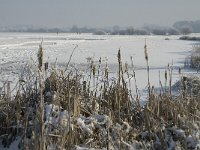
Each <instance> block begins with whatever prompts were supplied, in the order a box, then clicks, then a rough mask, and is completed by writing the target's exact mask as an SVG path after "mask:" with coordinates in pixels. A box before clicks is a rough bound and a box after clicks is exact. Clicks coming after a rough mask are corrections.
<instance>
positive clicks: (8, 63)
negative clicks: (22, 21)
mask: <svg viewBox="0 0 200 150" xmlns="http://www.w3.org/2000/svg"><path fill="white" fill-rule="evenodd" d="M165 38H166V36H111V35H103V36H102V35H101V36H97V35H92V34H58V35H57V34H54V33H51V34H50V33H0V68H1V69H0V74H1V75H0V79H1V80H2V81H6V80H9V81H11V82H13V81H14V82H16V81H17V80H18V78H19V77H20V74H21V73H22V72H23V67H24V66H25V64H26V63H27V62H31V61H33V60H34V61H36V60H37V59H36V57H37V51H38V46H39V44H40V43H41V41H43V48H44V52H45V61H48V62H52V63H54V62H57V63H58V64H65V63H66V62H68V60H69V57H70V54H71V52H72V50H73V48H74V47H75V45H78V48H77V49H76V50H75V52H74V54H73V56H72V60H71V62H73V63H75V64H77V65H78V66H79V67H81V65H83V66H84V64H87V60H86V58H87V57H93V58H94V59H95V60H96V61H98V59H99V58H100V57H101V58H102V61H104V62H107V63H108V64H109V66H110V67H109V71H110V72H111V73H112V75H113V76H116V75H115V71H116V70H115V65H117V52H118V49H119V48H120V49H121V53H122V61H123V62H124V63H125V62H127V63H128V64H130V62H131V61H130V57H131V56H132V57H133V63H134V66H135V69H136V78H137V84H138V87H139V89H144V88H145V87H146V85H147V72H146V69H145V68H146V61H145V58H144V44H145V39H146V40H147V48H148V55H149V65H150V81H151V85H154V86H156V87H158V86H159V71H160V74H161V80H162V81H163V80H164V72H165V69H166V68H167V65H168V63H170V64H171V63H172V62H173V66H174V73H173V83H174V82H175V81H176V80H177V79H178V73H177V70H178V67H182V66H183V62H184V59H185V57H186V56H187V55H189V54H190V50H191V49H192V45H193V44H194V42H192V41H181V40H178V38H179V36H169V37H168V38H169V39H170V40H165ZM14 82H13V83H14Z"/></svg>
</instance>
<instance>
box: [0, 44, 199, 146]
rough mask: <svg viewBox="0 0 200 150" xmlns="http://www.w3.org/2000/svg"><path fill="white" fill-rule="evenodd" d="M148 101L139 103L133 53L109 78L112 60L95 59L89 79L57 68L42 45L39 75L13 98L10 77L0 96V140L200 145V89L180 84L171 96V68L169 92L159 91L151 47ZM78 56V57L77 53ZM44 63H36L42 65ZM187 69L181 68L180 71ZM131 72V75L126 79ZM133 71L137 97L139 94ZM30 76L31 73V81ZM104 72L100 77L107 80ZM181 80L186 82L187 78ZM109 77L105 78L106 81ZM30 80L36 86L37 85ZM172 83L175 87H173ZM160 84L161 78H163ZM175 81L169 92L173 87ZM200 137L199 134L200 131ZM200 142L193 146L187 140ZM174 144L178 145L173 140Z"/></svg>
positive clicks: (33, 143)
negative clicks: (153, 78) (152, 72)
mask: <svg viewBox="0 0 200 150" xmlns="http://www.w3.org/2000/svg"><path fill="white" fill-rule="evenodd" d="M144 50H145V59H144V60H146V62H147V76H148V80H147V84H148V99H147V102H146V104H145V105H144V106H143V105H141V103H140V97H139V92H138V88H137V82H136V81H137V80H136V74H135V70H134V66H133V60H132V58H131V65H130V67H129V66H128V63H126V64H125V67H123V62H122V58H121V52H120V50H119V51H118V55H117V58H116V59H117V60H118V76H117V79H116V80H110V79H109V68H108V66H107V64H106V65H105V66H104V65H103V64H102V63H101V58H100V59H99V62H98V64H95V62H94V61H91V63H90V68H91V69H90V72H89V73H88V76H87V77H84V78H83V77H82V75H81V74H80V73H79V71H78V70H77V69H69V67H68V66H69V63H70V61H69V62H68V63H67V66H66V69H65V70H57V69H56V68H54V67H52V68H50V65H49V64H48V62H46V63H44V61H43V51H44V50H43V48H42V45H41V46H40V48H39V51H38V67H37V73H36V74H35V76H31V77H30V78H32V79H31V80H33V81H34V82H32V83H30V82H29V80H20V81H19V86H18V87H17V92H16V94H15V95H14V97H12V98H11V96H10V90H9V89H10V87H9V83H7V84H5V85H4V86H5V87H4V89H6V86H7V90H4V93H2V94H1V96H0V120H1V121H0V139H1V142H2V144H3V146H4V147H9V146H10V145H11V144H12V143H13V141H18V142H19V143H18V147H19V149H30V150H31V149H36V150H37V149H38V150H43V149H78V148H80V147H86V148H96V149H103V148H104V149H108V150H109V149H158V150H159V149H170V148H172V149H175V148H178V147H179V148H181V149H195V147H197V144H198V141H199V140H200V137H199V136H198V134H197V133H198V132H199V128H200V103H199V101H200V100H199V96H197V95H198V94H199V91H198V92H197V94H196V95H192V94H189V93H188V92H186V88H181V87H183V86H181V87H180V88H181V89H182V90H180V93H179V95H178V96H173V95H172V84H171V80H172V71H173V70H172V67H170V66H169V69H168V71H166V73H165V80H166V81H165V90H162V91H161V92H160V93H156V92H155V90H154V88H153V87H151V86H150V77H149V64H148V59H149V58H148V54H147V45H146V44H145V47H144ZM70 57H72V55H71V56H70ZM35 66H37V65H35ZM180 74H181V72H180ZM125 77H128V78H129V81H128V82H126V80H125ZM131 77H132V78H133V79H134V81H135V82H134V83H135V85H134V87H135V90H136V92H135V93H136V95H135V96H133V95H132V91H131V88H130V87H131V86H130V85H131V81H130V79H131ZM30 78H29V79H30ZM100 78H101V79H100ZM180 78H181V80H180V81H181V83H182V84H181V85H187V84H185V81H184V80H182V78H183V77H182V76H181V75H180ZM102 79H103V80H102ZM30 84H31V85H30ZM167 84H168V85H167ZM160 85H161V88H163V87H162V83H161V81H160ZM166 86H169V89H170V90H169V92H168V91H167V90H166ZM195 135H196V136H195ZM189 137H191V138H192V139H193V141H194V142H196V143H193V144H191V142H190V141H188V138H189ZM174 143H175V144H174Z"/></svg>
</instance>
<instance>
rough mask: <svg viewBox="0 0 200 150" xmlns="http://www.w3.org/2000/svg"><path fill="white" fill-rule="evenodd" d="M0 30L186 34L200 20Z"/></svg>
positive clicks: (0, 29) (7, 29) (196, 29)
mask: <svg viewBox="0 0 200 150" xmlns="http://www.w3.org/2000/svg"><path fill="white" fill-rule="evenodd" d="M0 32H44V33H63V32H64V33H77V34H81V33H93V34H96V35H105V34H110V35H179V34H182V35H187V34H189V33H191V32H194V33H200V20H198V21H178V22H175V23H174V25H173V27H160V26H156V25H145V26H143V27H142V28H139V29H138V28H134V27H132V26H129V27H126V28H122V27H119V26H117V25H115V26H113V27H112V28H88V27H78V26H76V25H73V26H72V27H71V28H46V27H33V26H17V27H0Z"/></svg>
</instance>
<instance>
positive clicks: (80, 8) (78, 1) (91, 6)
mask: <svg viewBox="0 0 200 150" xmlns="http://www.w3.org/2000/svg"><path fill="white" fill-rule="evenodd" d="M199 19H200V0H0V25H4V26H7V25H8V26H14V25H34V26H48V27H71V26H72V25H78V26H88V27H106V26H113V25H120V26H130V25H131V26H142V25H144V24H159V25H162V26H163V25H164V26H170V25H172V24H173V23H174V22H175V21H177V20H199Z"/></svg>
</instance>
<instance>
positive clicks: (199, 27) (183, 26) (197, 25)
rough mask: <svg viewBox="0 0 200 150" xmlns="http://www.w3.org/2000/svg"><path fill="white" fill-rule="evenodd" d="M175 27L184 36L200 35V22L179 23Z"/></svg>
mask: <svg viewBox="0 0 200 150" xmlns="http://www.w3.org/2000/svg"><path fill="white" fill-rule="evenodd" d="M173 27H174V28H175V29H177V30H179V31H180V32H181V33H182V34H188V33H191V32H193V33H200V20H197V21H178V22H175V23H174V25H173Z"/></svg>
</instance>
